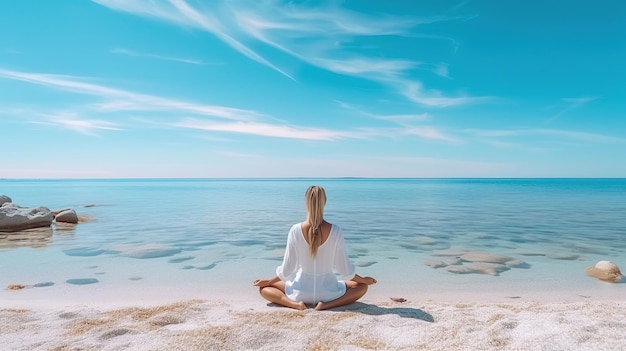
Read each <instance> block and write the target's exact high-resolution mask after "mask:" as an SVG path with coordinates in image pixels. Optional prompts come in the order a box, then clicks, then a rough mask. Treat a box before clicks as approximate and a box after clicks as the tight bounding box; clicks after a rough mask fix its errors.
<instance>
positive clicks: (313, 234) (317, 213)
mask: <svg viewBox="0 0 626 351" xmlns="http://www.w3.org/2000/svg"><path fill="white" fill-rule="evenodd" d="M305 201H306V209H307V221H308V222H309V230H308V238H309V243H310V245H311V256H313V257H315V256H316V255H317V249H318V248H319V247H320V245H321V244H322V230H321V228H320V227H321V225H322V223H323V222H324V205H326V193H325V192H324V188H322V187H321V186H315V185H314V186H311V187H309V188H308V189H307V191H306V194H305Z"/></svg>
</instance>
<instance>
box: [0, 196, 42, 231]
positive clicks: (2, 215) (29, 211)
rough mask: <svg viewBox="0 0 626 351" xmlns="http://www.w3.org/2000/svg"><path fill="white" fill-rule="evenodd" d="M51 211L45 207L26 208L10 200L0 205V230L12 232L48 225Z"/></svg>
mask: <svg viewBox="0 0 626 351" xmlns="http://www.w3.org/2000/svg"><path fill="white" fill-rule="evenodd" d="M52 219H53V216H52V212H51V211H50V209H48V208H47V207H43V206H40V207H36V208H26V207H19V206H17V205H15V204H13V203H11V202H7V203H4V204H2V206H0V231H4V232H14V231H19V230H24V229H30V228H39V227H49V226H50V225H51V224H52Z"/></svg>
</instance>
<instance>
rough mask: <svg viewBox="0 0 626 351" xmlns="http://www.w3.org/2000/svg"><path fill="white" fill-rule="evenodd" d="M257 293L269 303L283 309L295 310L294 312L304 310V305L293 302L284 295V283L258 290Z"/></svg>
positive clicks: (300, 302) (299, 302)
mask: <svg viewBox="0 0 626 351" xmlns="http://www.w3.org/2000/svg"><path fill="white" fill-rule="evenodd" d="M259 293H261V296H263V298H265V299H266V300H267V301H269V302H273V303H275V304H279V305H282V306H285V307H290V308H295V309H296V310H305V309H306V305H305V304H304V302H302V301H293V300H291V299H290V298H288V297H287V295H285V282H283V281H279V282H276V283H274V284H272V285H270V286H266V287H264V288H259Z"/></svg>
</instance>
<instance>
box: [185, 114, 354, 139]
mask: <svg viewBox="0 0 626 351" xmlns="http://www.w3.org/2000/svg"><path fill="white" fill-rule="evenodd" d="M173 126H176V127H180V128H190V129H200V130H206V131H216V132H229V133H239V134H251V135H259V136H266V137H277V138H287V139H299V140H326V141H332V140H339V139H343V138H346V137H349V136H350V134H349V133H342V132H337V131H333V130H329V129H318V128H304V127H294V126H286V125H275V124H268V123H259V122H232V123H230V122H226V123H224V122H214V121H205V120H198V119H193V118H188V119H185V120H183V121H181V122H179V123H174V124H173Z"/></svg>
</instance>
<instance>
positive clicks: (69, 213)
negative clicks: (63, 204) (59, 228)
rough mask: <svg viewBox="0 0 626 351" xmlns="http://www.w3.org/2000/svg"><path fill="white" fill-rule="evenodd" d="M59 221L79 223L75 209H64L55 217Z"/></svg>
mask: <svg viewBox="0 0 626 351" xmlns="http://www.w3.org/2000/svg"><path fill="white" fill-rule="evenodd" d="M54 218H55V220H56V221H57V222H64V223H78V215H77V214H76V211H74V210H63V211H61V212H59V213H58V214H57V215H56V217H54Z"/></svg>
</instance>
